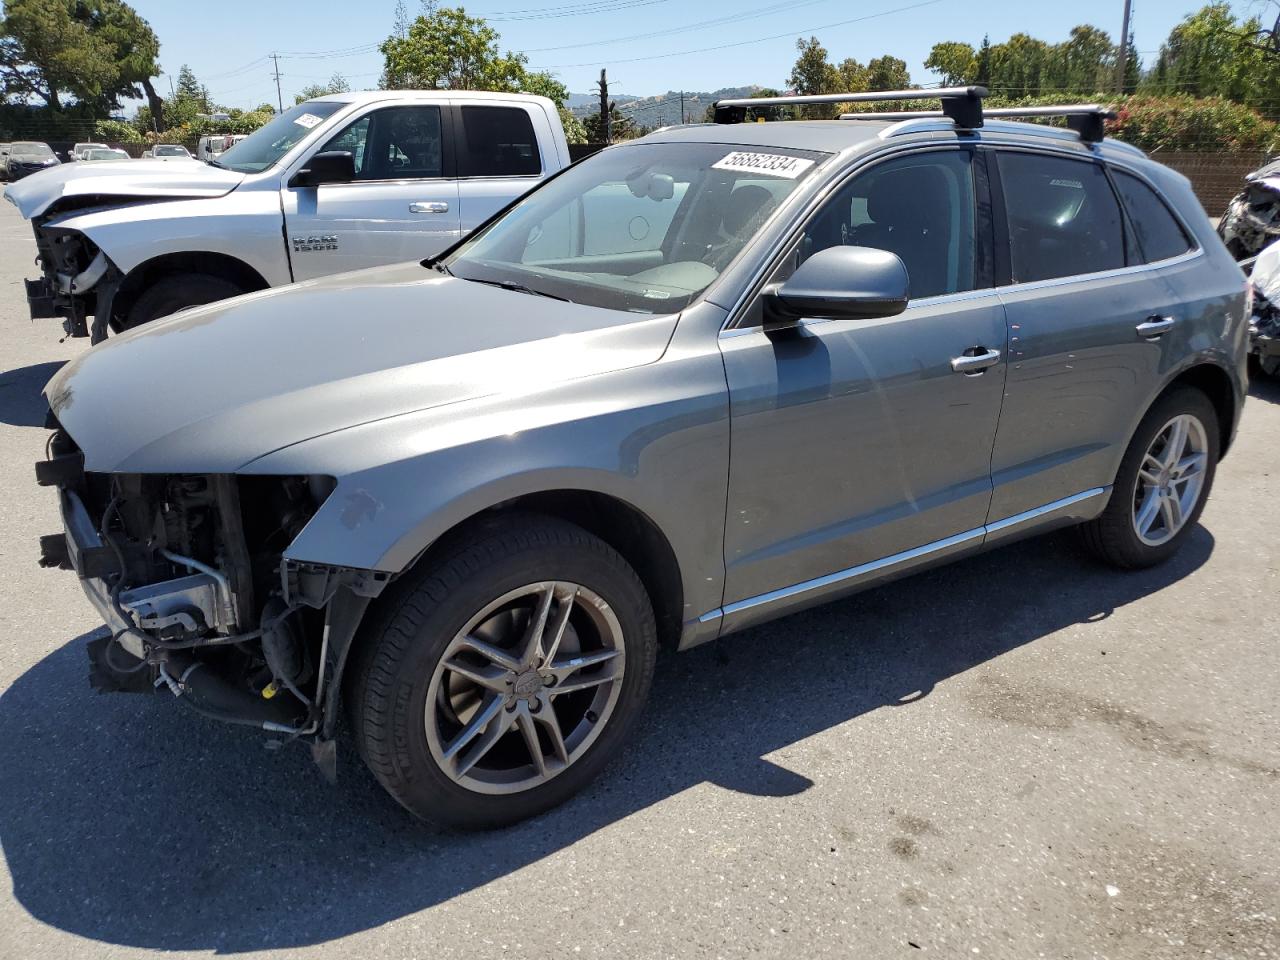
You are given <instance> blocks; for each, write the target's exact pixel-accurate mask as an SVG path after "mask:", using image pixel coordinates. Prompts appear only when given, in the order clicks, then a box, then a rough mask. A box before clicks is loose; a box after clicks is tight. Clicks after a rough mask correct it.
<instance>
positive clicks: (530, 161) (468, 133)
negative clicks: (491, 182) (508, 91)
mask: <svg viewBox="0 0 1280 960" xmlns="http://www.w3.org/2000/svg"><path fill="white" fill-rule="evenodd" d="M462 130H463V135H462V143H461V144H460V145H459V150H458V163H459V166H460V167H461V174H462V176H464V177H530V176H537V175H538V174H539V173H541V172H542V158H541V157H540V156H539V154H538V138H537V135H536V134H535V133H534V132H533V121H532V120H530V119H529V114H528V112H527V111H525V110H522V109H521V108H519V107H489V106H484V107H480V106H476V107H463V108H462Z"/></svg>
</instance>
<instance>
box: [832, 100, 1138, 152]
mask: <svg viewBox="0 0 1280 960" xmlns="http://www.w3.org/2000/svg"><path fill="white" fill-rule="evenodd" d="M983 113H984V114H985V115H986V116H987V117H988V118H992V119H1001V118H1006V117H1066V118H1067V126H1068V127H1070V128H1071V129H1072V130H1074V131H1075V132H1076V133H1077V134H1079V136H1080V139H1081V140H1083V141H1084V142H1085V143H1097V142H1098V141H1099V140H1101V139H1102V138H1103V137H1104V136H1105V135H1106V121H1108V120H1114V119H1115V118H1116V112H1115V111H1114V110H1112V109H1110V108H1109V107H1104V106H1102V105H1101V104H1097V103H1071V104H1063V105H1062V106H1057V107H993V108H992V109H990V110H985V111H983ZM945 116H949V114H947V113H946V112H945V111H943V110H916V111H910V110H907V111H902V112H899V113H842V114H840V119H841V120H916V119H919V118H921V117H933V118H938V119H940V118H942V117H945ZM956 126H957V127H964V126H965V125H964V124H961V123H957V124H956Z"/></svg>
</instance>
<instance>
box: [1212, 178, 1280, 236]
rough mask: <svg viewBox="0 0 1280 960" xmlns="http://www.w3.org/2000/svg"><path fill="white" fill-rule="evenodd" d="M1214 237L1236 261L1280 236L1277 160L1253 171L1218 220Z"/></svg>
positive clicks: (1279, 194) (1279, 186) (1279, 181)
mask: <svg viewBox="0 0 1280 960" xmlns="http://www.w3.org/2000/svg"><path fill="white" fill-rule="evenodd" d="M1218 236H1220V237H1221V238H1222V242H1223V243H1225V244H1226V246H1227V249H1228V250H1230V251H1231V255H1232V256H1233V257H1235V258H1236V259H1237V260H1246V259H1248V258H1250V257H1254V256H1257V254H1258V253H1259V252H1260V251H1261V250H1262V249H1263V247H1265V246H1267V245H1268V244H1270V243H1271V242H1272V241H1274V240H1276V239H1277V238H1280V161H1275V160H1273V161H1272V162H1271V163H1269V164H1267V165H1265V166H1263V167H1260V168H1259V169H1257V170H1255V171H1253V173H1251V174H1249V175H1248V176H1247V177H1246V178H1245V187H1244V189H1243V190H1241V191H1240V192H1239V193H1238V194H1236V195H1235V197H1233V198H1232V200H1231V202H1230V203H1229V204H1228V205H1227V211H1226V213H1224V214H1223V215H1222V218H1221V219H1220V220H1219V221H1218Z"/></svg>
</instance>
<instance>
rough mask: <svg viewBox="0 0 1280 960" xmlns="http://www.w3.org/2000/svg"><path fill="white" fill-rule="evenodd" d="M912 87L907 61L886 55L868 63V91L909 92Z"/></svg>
mask: <svg viewBox="0 0 1280 960" xmlns="http://www.w3.org/2000/svg"><path fill="white" fill-rule="evenodd" d="M910 86H911V74H910V73H908V72H907V63H906V61H905V60H899V59H898V58H897V57H891V56H889V55H888V54H885V55H884V56H883V57H876V58H874V59H873V60H871V61H869V62H868V63H867V89H868V90H907V89H909V88H910Z"/></svg>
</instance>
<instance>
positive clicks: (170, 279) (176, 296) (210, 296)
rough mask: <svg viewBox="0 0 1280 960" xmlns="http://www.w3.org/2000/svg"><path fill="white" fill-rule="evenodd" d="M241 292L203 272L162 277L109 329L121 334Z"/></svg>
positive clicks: (234, 285)
mask: <svg viewBox="0 0 1280 960" xmlns="http://www.w3.org/2000/svg"><path fill="white" fill-rule="evenodd" d="M244 292H245V291H244V290H242V289H241V288H240V286H239V285H238V284H235V283H232V282H231V281H230V280H224V279H223V278H222V277H215V276H211V275H210V274H207V273H182V274H173V275H171V276H167V277H162V278H161V279H160V280H157V281H156V282H155V283H153V284H152V285H151V286H150V287H148V288H147V289H146V290H144V291H143V292H142V294H141V295H140V296H139V297H138V298H137V299H136V300H134V301H133V305H132V306H131V307H130V308H129V312H128V313H127V314H126V315H125V316H124V318H123V319H121V320H119V321H117V322H116V323H114V324H113V325H112V326H113V329H114V330H115V331H116V332H117V333H122V332H124V331H125V330H132V329H133V328H134V327H140V326H142V325H143V324H144V323H150V322H151V321H152V320H159V319H160V318H161V317H167V316H169V314H171V313H177V312H178V311H179V310H185V309H186V308H187V307H198V306H202V305H203V304H206V303H213V302H214V301H217V300H226V299H227V298H228V297H236V296H239V295H240V294H242V293H244Z"/></svg>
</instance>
